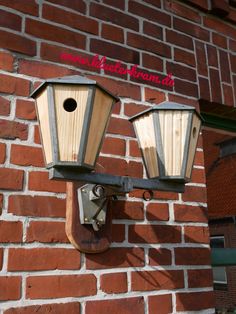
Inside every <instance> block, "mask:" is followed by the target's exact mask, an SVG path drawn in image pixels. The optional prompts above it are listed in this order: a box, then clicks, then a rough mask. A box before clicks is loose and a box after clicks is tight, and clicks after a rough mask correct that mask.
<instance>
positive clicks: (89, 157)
mask: <svg viewBox="0 0 236 314" xmlns="http://www.w3.org/2000/svg"><path fill="white" fill-rule="evenodd" d="M112 102H113V98H112V97H110V96H109V95H108V94H106V93H104V92H103V91H101V90H100V89H98V88H97V89H96V93H95V98H94V108H93V114H92V117H91V123H90V130H89V134H88V141H87V148H86V153H85V158H84V162H85V163H86V164H89V165H93V164H94V163H95V159H96V155H97V151H98V149H99V146H100V143H101V140H102V137H103V133H104V129H105V127H106V123H107V120H108V119H109V117H110V112H111V108H112Z"/></svg>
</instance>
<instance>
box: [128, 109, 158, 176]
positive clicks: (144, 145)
mask: <svg viewBox="0 0 236 314" xmlns="http://www.w3.org/2000/svg"><path fill="white" fill-rule="evenodd" d="M134 124H135V128H136V132H137V137H138V140H139V147H140V149H141V150H142V153H143V157H144V159H145V163H146V166H147V171H148V177H149V178H154V177H158V176H159V168H158V162H157V150H156V140H155V131H154V120H153V114H152V113H150V114H148V115H145V116H144V117H140V118H139V119H137V120H135V121H134Z"/></svg>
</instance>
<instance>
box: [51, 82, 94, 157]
mask: <svg viewBox="0 0 236 314" xmlns="http://www.w3.org/2000/svg"><path fill="white" fill-rule="evenodd" d="M53 90H54V97H55V111H56V120H57V132H58V145H59V159H60V161H70V162H76V161H77V157H78V151H79V146H80V140H81V134H82V128H83V121H84V114H85V108H86V104H87V99H88V87H85V86H68V85H61V84H56V85H54V87H53ZM67 98H73V99H74V100H75V101H76V102H77V108H76V110H75V111H73V112H67V111H66V110H65V109H64V107H63V103H64V101H65V100H66V99H67Z"/></svg>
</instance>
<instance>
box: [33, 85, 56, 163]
mask: <svg viewBox="0 0 236 314" xmlns="http://www.w3.org/2000/svg"><path fill="white" fill-rule="evenodd" d="M36 105H37V115H38V120H39V123H40V132H41V140H42V144H43V150H44V156H45V160H46V163H47V164H49V163H51V162H52V161H53V159H52V142H51V137H50V124H49V113H48V96H47V90H46V89H45V90H44V91H43V92H42V93H41V94H40V95H39V96H38V97H37V99H36Z"/></svg>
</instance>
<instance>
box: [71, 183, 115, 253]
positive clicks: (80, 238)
mask: <svg viewBox="0 0 236 314" xmlns="http://www.w3.org/2000/svg"><path fill="white" fill-rule="evenodd" d="M80 187H81V183H77V182H76V183H74V182H73V183H72V182H68V183H67V185H66V190H67V199H66V234H67V237H68V239H69V240H70V242H71V243H72V244H73V245H74V247H75V248H76V249H78V250H79V251H81V252H84V253H100V252H104V251H106V250H107V249H108V248H109V246H110V243H111V231H112V213H111V210H109V208H108V210H107V216H106V223H105V225H103V226H102V227H101V229H100V230H99V231H94V229H93V227H92V225H84V224H83V225H82V224H81V223H80V215H79V203H78V196H77V190H78V188H80ZM108 207H109V203H108Z"/></svg>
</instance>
